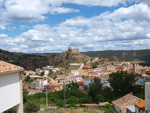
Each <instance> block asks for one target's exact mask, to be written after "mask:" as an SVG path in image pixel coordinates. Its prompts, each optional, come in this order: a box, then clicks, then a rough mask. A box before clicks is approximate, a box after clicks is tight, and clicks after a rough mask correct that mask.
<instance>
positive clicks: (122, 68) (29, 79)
mask: <svg viewBox="0 0 150 113" xmlns="http://www.w3.org/2000/svg"><path fill="white" fill-rule="evenodd" d="M68 53H69V54H80V53H79V50H74V49H72V48H70V47H69V48H68ZM98 60H99V58H97V57H96V58H93V59H92V60H90V61H88V62H86V63H84V62H80V63H78V62H77V63H70V64H69V68H68V70H69V72H68V73H64V68H63V67H59V66H58V67H57V66H51V65H47V66H44V67H42V68H36V69H35V70H24V69H23V68H22V67H19V66H16V65H13V64H10V63H7V62H3V61H0V67H1V70H0V74H2V76H1V79H0V80H1V82H2V81H3V80H7V79H8V80H7V81H8V82H9V81H10V83H11V82H12V84H14V83H15V82H16V81H12V80H13V79H12V78H11V77H10V78H9V77H8V76H6V75H7V74H8V75H9V76H11V73H12V76H14V78H15V77H16V80H17V78H18V75H19V81H18V82H17V84H18V85H17V86H16V85H14V86H13V87H12V86H11V85H10V86H9V87H8V86H6V87H8V89H11V90H10V91H9V92H10V93H9V94H15V93H16V91H14V89H16V88H15V87H17V89H18V91H20V92H21V94H20V93H19V92H18V93H17V95H18V96H20V99H17V97H16V100H18V101H17V102H18V103H19V104H18V103H17V104H15V105H17V110H18V113H22V112H23V111H22V108H23V99H22V96H21V95H22V94H23V92H22V90H21V89H20V88H22V89H23V91H24V90H25V91H28V92H29V93H28V94H27V95H31V97H33V96H34V95H36V94H42V95H43V94H44V95H45V94H46V109H58V106H56V105H55V104H48V100H47V98H48V97H47V93H49V95H50V94H51V95H52V93H53V94H54V93H55V92H59V93H60V94H61V95H63V96H64V97H63V98H64V104H63V107H66V106H69V104H68V105H66V103H65V94H66V92H65V87H66V86H67V85H71V87H77V86H76V85H75V84H77V85H78V86H79V87H77V89H76V88H75V92H76V91H79V92H80V94H81V95H83V94H82V93H84V95H86V96H87V95H89V94H88V93H89V90H90V87H91V84H93V83H94V81H95V80H96V79H97V80H100V84H101V85H102V90H104V91H105V90H106V91H109V89H111V92H113V91H114V90H115V89H113V87H112V86H111V84H110V75H111V74H113V73H120V72H121V73H123V72H125V73H126V74H131V75H132V74H133V75H136V78H135V79H136V82H135V83H134V85H135V86H136V85H137V86H140V87H141V88H145V92H142V90H141V94H144V93H145V100H143V99H141V98H139V97H137V96H134V95H133V92H129V93H128V94H126V95H124V96H122V97H120V98H118V97H117V99H116V100H113V101H110V100H111V99H110V100H109V99H108V100H109V102H108V101H105V100H107V99H101V98H100V99H98V100H95V101H97V102H98V103H93V102H92V103H89V102H90V101H91V100H88V99H87V100H86V101H85V102H86V103H85V104H84V103H83V102H84V101H83V102H82V103H83V104H81V105H79V104H72V106H76V107H81V106H84V107H99V106H105V105H108V104H109V105H111V106H112V108H113V109H114V110H115V112H117V113H146V111H148V110H149V105H150V103H149V102H150V101H149V90H150V83H149V82H150V67H148V66H141V65H140V64H139V63H140V62H139V61H118V60H117V59H116V58H115V59H113V60H105V61H103V60H102V61H103V62H102V63H101V64H100V65H99V64H97V65H96V63H95V62H97V61H98ZM100 61H101V60H100ZM91 62H92V63H91ZM91 64H93V65H91ZM5 74H6V75H5ZM3 75H5V76H3ZM7 77H8V78H7ZM10 79H11V80H10ZM13 82H14V83H13ZM2 83H3V82H2ZM74 83H75V84H74ZM116 83H117V80H116ZM8 84H9V83H8ZM118 85H120V83H119V84H118ZM4 87H5V84H4ZM98 87H99V86H98ZM69 90H70V89H69ZM69 90H67V91H69ZM96 90H99V89H96ZM60 91H62V92H63V93H62V92H60ZM81 92H82V93H81ZM6 93H7V92H4V95H5V94H6ZM138 93H139V92H138ZM114 94H115V93H114ZM42 95H40V96H42ZM84 95H83V96H84ZM104 95H105V94H104ZM11 96H12V95H11ZM11 96H10V97H11ZM70 96H71V95H70ZM95 96H97V95H95ZM140 96H141V95H140ZM31 97H30V98H31ZM106 97H107V96H106ZM51 98H52V97H49V99H51ZM74 98H75V97H74ZM86 98H88V97H86ZM90 98H91V97H90ZM94 98H95V97H94ZM97 98H99V96H97V97H96V99H97ZM42 99H44V98H43V97H42V98H40V100H39V101H42V103H43V102H44V101H45V99H44V100H42ZM2 100H3V99H2ZM10 100H11V99H10ZM99 100H100V101H99ZM11 101H12V102H14V103H16V101H14V100H11ZM6 103H7V101H6ZM44 103H45V102H44ZM62 103H63V102H62ZM57 104H58V103H57ZM59 104H60V103H59ZM59 104H58V105H59ZM2 105H3V104H2ZM44 106H45V104H44V105H43V107H44ZM60 106H62V105H60ZM5 107H6V106H3V109H4V110H6V108H5ZM10 107H11V105H10V106H8V107H7V109H8V108H10ZM44 108H45V107H44ZM40 110H45V109H43V108H42V109H40Z"/></svg>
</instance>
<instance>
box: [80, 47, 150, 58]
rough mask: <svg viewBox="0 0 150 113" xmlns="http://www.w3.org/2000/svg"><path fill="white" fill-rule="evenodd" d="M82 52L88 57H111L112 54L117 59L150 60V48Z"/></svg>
mask: <svg viewBox="0 0 150 113" xmlns="http://www.w3.org/2000/svg"><path fill="white" fill-rule="evenodd" d="M83 54H85V55H88V56H90V57H103V58H111V57H112V56H116V57H117V58H118V59H119V60H127V61H131V60H142V61H150V49H147V50H128V51H123V50H121V51H111V50H110V51H89V52H83Z"/></svg>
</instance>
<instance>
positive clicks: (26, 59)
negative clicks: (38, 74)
mask: <svg viewBox="0 0 150 113" xmlns="http://www.w3.org/2000/svg"><path fill="white" fill-rule="evenodd" d="M0 60H3V61H6V62H10V63H12V64H16V65H19V66H22V67H24V69H26V70H29V69H32V70H33V69H35V68H37V67H39V68H41V67H43V66H46V65H48V64H49V62H48V58H47V56H41V55H34V54H24V53H11V52H8V51H5V50H2V49H0Z"/></svg>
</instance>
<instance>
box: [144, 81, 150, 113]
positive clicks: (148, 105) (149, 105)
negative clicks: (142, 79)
mask: <svg viewBox="0 0 150 113" xmlns="http://www.w3.org/2000/svg"><path fill="white" fill-rule="evenodd" d="M146 110H148V113H150V82H146V83H145V111H146Z"/></svg>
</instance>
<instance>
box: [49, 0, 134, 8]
mask: <svg viewBox="0 0 150 113" xmlns="http://www.w3.org/2000/svg"><path fill="white" fill-rule="evenodd" d="M127 1H128V2H132V1H134V0H57V1H54V0H50V3H51V4H52V5H53V6H61V5H62V4H63V3H72V4H78V5H87V6H109V7H111V6H117V5H118V4H119V3H122V4H126V2H127Z"/></svg>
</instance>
